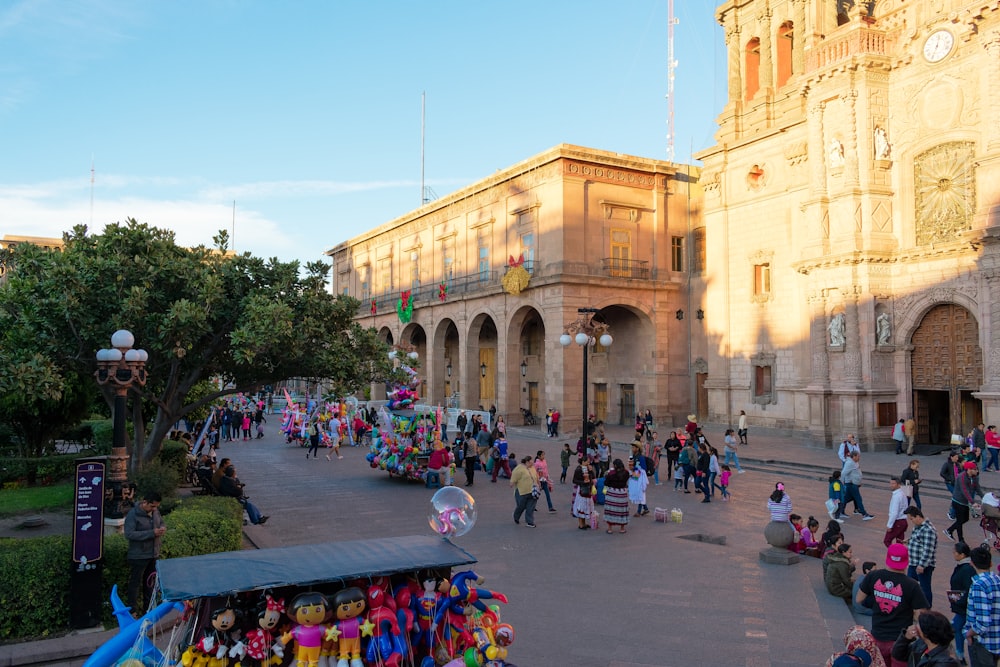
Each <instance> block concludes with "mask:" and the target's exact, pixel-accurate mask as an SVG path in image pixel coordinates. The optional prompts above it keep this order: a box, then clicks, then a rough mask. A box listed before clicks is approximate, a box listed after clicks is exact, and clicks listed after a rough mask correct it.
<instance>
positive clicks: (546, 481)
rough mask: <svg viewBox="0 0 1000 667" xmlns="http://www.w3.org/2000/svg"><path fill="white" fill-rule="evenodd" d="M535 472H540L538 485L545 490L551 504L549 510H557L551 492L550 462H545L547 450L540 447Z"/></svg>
mask: <svg viewBox="0 0 1000 667" xmlns="http://www.w3.org/2000/svg"><path fill="white" fill-rule="evenodd" d="M535 472H537V473H538V485H539V486H540V487H541V489H542V491H544V492H545V502H546V503H548V505H549V511H550V512H555V511H556V508H555V507H553V505H552V496H551V495H550V494H549V491H550V490H551V487H552V478H551V477H549V464H548V463H546V462H545V452H543V451H542V450H540V449H539V450H538V453H537V454H535Z"/></svg>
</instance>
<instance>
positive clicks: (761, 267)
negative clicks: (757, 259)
mask: <svg viewBox="0 0 1000 667" xmlns="http://www.w3.org/2000/svg"><path fill="white" fill-rule="evenodd" d="M770 294H771V265H770V264H755V265H754V267H753V295H754V296H755V297H757V298H763V297H767V296H769V295H770Z"/></svg>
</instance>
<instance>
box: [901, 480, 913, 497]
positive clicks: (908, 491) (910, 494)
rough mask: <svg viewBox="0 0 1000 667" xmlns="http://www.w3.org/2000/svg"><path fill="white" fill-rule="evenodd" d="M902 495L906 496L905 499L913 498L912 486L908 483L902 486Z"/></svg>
mask: <svg viewBox="0 0 1000 667" xmlns="http://www.w3.org/2000/svg"><path fill="white" fill-rule="evenodd" d="M903 495H904V496H906V497H907V498H912V497H913V485H912V484H910V483H909V482H907V483H906V484H904V485H903Z"/></svg>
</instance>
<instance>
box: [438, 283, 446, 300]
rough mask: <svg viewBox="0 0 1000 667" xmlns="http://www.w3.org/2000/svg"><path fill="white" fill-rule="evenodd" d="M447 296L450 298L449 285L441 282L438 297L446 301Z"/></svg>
mask: <svg viewBox="0 0 1000 667" xmlns="http://www.w3.org/2000/svg"><path fill="white" fill-rule="evenodd" d="M446 298H448V286H447V285H445V284H444V283H441V284H440V285H438V299H440V300H441V301H444V300H445V299H446Z"/></svg>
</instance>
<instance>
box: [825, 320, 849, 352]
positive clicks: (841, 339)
mask: <svg viewBox="0 0 1000 667" xmlns="http://www.w3.org/2000/svg"><path fill="white" fill-rule="evenodd" d="M827 331H829V332H830V346H831V347H843V345H844V343H845V342H847V339H846V337H845V335H844V314H843V313H837V314H836V315H834V316H833V317H832V318H830V326H828V327H827Z"/></svg>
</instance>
